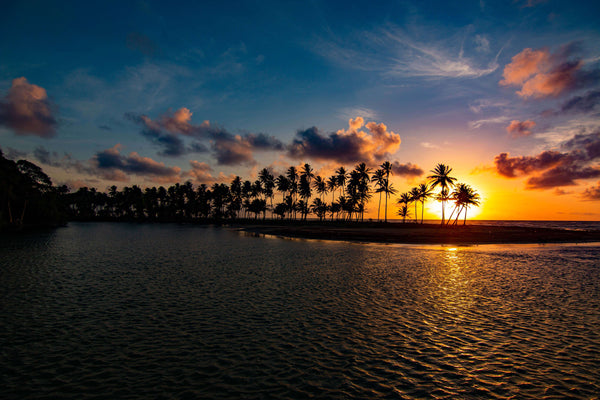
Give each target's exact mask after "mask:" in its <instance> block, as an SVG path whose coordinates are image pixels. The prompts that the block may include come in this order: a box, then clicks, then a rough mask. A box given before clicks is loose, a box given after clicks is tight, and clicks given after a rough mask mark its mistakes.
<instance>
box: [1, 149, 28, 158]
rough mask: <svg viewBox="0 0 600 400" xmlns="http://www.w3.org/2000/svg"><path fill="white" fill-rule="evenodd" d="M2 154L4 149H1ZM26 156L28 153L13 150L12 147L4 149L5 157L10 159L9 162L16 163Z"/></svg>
mask: <svg viewBox="0 0 600 400" xmlns="http://www.w3.org/2000/svg"><path fill="white" fill-rule="evenodd" d="M0 152H2V149H0ZM26 155H27V152H25V151H21V150H17V149H13V148H12V147H5V148H4V157H6V158H8V159H9V160H14V161H16V160H19V159H22V158H23V157H25V156H26Z"/></svg>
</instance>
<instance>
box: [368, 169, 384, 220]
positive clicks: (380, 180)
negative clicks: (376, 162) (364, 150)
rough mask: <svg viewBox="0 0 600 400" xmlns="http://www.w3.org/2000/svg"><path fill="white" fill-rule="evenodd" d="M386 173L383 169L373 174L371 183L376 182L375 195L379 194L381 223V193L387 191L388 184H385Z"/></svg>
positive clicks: (378, 206)
mask: <svg viewBox="0 0 600 400" xmlns="http://www.w3.org/2000/svg"><path fill="white" fill-rule="evenodd" d="M385 180H386V179H385V172H384V171H383V169H378V170H376V171H375V172H374V173H373V177H371V181H373V182H375V186H376V187H377V188H376V189H375V193H379V204H378V205H377V221H379V220H380V219H379V211H380V210H381V193H382V192H384V191H385V187H386V183H385Z"/></svg>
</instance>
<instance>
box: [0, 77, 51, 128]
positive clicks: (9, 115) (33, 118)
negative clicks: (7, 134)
mask: <svg viewBox="0 0 600 400" xmlns="http://www.w3.org/2000/svg"><path fill="white" fill-rule="evenodd" d="M0 125H4V126H7V127H8V128H10V129H12V130H13V131H14V132H15V133H16V134H17V135H34V136H39V137H43V138H51V137H53V136H54V135H55V134H56V125H57V122H56V119H55V117H54V112H53V106H52V104H51V103H50V101H49V100H48V95H47V94H46V90H45V89H44V88H42V87H40V86H37V85H32V84H30V83H29V82H27V79H25V78H24V77H21V78H16V79H13V81H12V86H11V88H10V89H9V91H8V94H7V95H6V96H5V98H4V99H2V100H0Z"/></svg>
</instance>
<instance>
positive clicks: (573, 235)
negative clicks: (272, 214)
mask: <svg viewBox="0 0 600 400" xmlns="http://www.w3.org/2000/svg"><path fill="white" fill-rule="evenodd" d="M237 228H238V229H240V230H243V231H245V232H249V233H252V234H259V235H274V236H283V237H294V238H308V239H324V240H350V241H361V242H378V243H406V244H449V245H451V244H456V245H467V244H471V245H473V244H525V243H540V244H543V243H589V242H600V231H575V230H563V229H546V228H544V229H542V228H527V227H516V226H512V227H510V226H492V225H466V226H463V225H458V226H440V225H437V224H424V225H420V224H408V223H407V224H402V223H387V224H385V223H318V222H312V221H310V222H306V223H285V222H283V223H282V222H277V221H265V222H262V223H257V224H248V225H241V226H237Z"/></svg>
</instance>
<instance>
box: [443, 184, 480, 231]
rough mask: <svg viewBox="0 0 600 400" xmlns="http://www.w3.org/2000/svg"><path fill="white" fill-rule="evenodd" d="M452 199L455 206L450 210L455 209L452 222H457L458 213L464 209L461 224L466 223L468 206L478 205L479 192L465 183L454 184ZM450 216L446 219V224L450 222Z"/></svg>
mask: <svg viewBox="0 0 600 400" xmlns="http://www.w3.org/2000/svg"><path fill="white" fill-rule="evenodd" d="M451 197H452V199H453V200H454V201H455V207H454V210H453V211H452V214H454V211H457V214H456V219H455V220H454V222H453V225H456V224H457V223H458V218H459V217H460V214H461V213H462V212H463V211H464V213H465V217H464V218H465V219H464V221H463V225H466V224H467V209H468V208H469V207H470V206H478V205H479V200H480V198H479V194H478V193H477V192H476V191H475V190H473V188H472V187H471V186H469V185H467V184H465V183H459V184H457V185H456V189H455V190H454V192H452V196H451ZM451 218H452V216H451V217H450V218H449V219H448V224H449V223H450V220H451Z"/></svg>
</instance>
